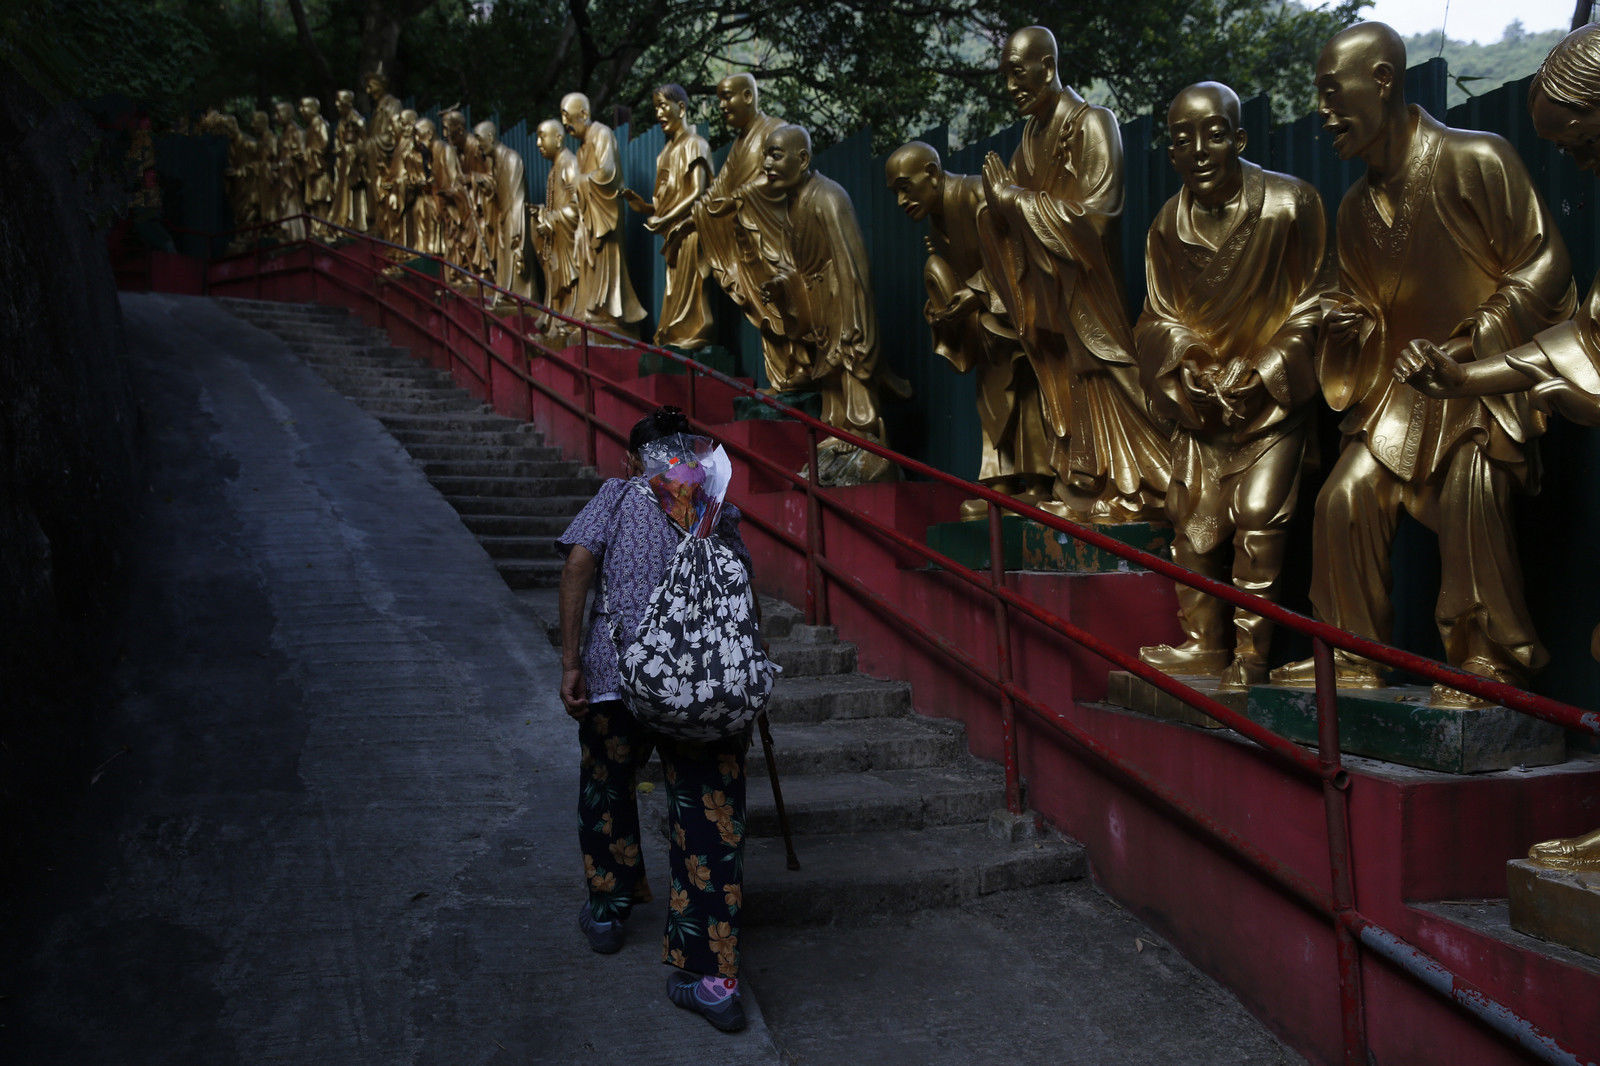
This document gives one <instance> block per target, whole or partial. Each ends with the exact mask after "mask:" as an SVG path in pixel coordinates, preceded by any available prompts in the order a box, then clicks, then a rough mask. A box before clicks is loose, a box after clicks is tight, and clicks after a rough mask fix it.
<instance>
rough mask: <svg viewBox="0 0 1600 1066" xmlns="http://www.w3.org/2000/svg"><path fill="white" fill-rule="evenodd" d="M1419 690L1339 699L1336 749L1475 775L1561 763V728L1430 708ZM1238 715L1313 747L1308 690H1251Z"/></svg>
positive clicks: (1499, 713) (1498, 711)
mask: <svg viewBox="0 0 1600 1066" xmlns="http://www.w3.org/2000/svg"><path fill="white" fill-rule="evenodd" d="M1430 695H1431V690H1430V689H1429V687H1428V686H1426V685H1399V686H1394V687H1391V688H1382V689H1349V690H1342V691H1340V693H1339V746H1340V748H1341V749H1342V750H1343V751H1344V752H1345V753H1346V754H1350V755H1365V756H1367V757H1368V758H1372V759H1382V760H1383V761H1384V762H1392V763H1399V764H1400V765H1401V766H1415V767H1417V768H1418V769H1421V770H1439V771H1442V772H1444V773H1447V774H1477V773H1484V772H1487V771H1490V770H1509V769H1511V768H1512V767H1516V766H1554V765H1555V764H1557V763H1561V762H1565V761H1566V758H1567V742H1566V735H1565V731H1564V730H1562V728H1561V727H1560V726H1557V725H1552V724H1550V723H1549V722H1545V721H1541V720H1539V719H1537V718H1534V717H1531V716H1529V715H1526V714H1521V713H1519V712H1517V711H1512V710H1508V709H1506V708H1505V707H1480V708H1469V709H1460V708H1454V707H1433V706H1430V705H1429V703H1428V699H1429V697H1430ZM1245 713H1246V714H1248V715H1249V716H1250V717H1251V718H1252V719H1253V720H1255V721H1257V722H1260V723H1261V724H1262V725H1264V726H1266V727H1267V728H1268V729H1271V730H1272V731H1273V732H1275V733H1278V734H1280V735H1282V736H1285V737H1288V738H1289V739H1290V740H1293V741H1295V742H1296V743H1299V744H1309V745H1315V744H1316V742H1317V695H1316V692H1315V691H1314V690H1312V689H1308V688H1289V687H1287V686H1284V685H1256V686H1255V687H1253V688H1251V689H1250V699H1249V702H1248V704H1247V705H1246V709H1245Z"/></svg>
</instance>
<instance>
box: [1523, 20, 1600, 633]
mask: <svg viewBox="0 0 1600 1066" xmlns="http://www.w3.org/2000/svg"><path fill="white" fill-rule="evenodd" d="M1528 113H1529V115H1530V116H1531V117H1532V118H1533V128H1534V130H1535V132H1537V133H1538V134H1539V136H1540V137H1543V138H1544V139H1545V140H1547V141H1549V142H1550V143H1551V144H1553V145H1555V146H1556V147H1557V148H1558V149H1560V150H1561V151H1562V152H1564V153H1565V154H1566V155H1569V156H1571V157H1572V161H1573V162H1574V163H1576V164H1578V166H1579V167H1581V168H1582V169H1584V170H1587V171H1589V172H1590V173H1591V174H1595V173H1600V24H1597V23H1590V24H1589V25H1587V26H1582V27H1580V28H1578V29H1576V30H1573V31H1572V32H1571V33H1569V34H1567V35H1566V36H1565V37H1563V38H1562V39H1561V40H1560V41H1559V42H1557V44H1556V46H1555V47H1554V48H1552V49H1551V50H1550V54H1549V55H1548V56H1546V57H1545V60H1544V62H1543V63H1542V64H1540V66H1539V70H1538V72H1537V73H1536V74H1534V76H1533V84H1532V85H1530V86H1529V87H1528ZM1596 632H1597V633H1600V630H1597V631H1596Z"/></svg>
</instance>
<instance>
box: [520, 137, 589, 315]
mask: <svg viewBox="0 0 1600 1066" xmlns="http://www.w3.org/2000/svg"><path fill="white" fill-rule="evenodd" d="M538 143H539V154H540V155H542V156H544V157H545V158H546V159H548V160H549V161H550V176H549V177H548V178H547V179H546V180H545V187H544V203H542V204H537V205H535V206H534V207H533V208H532V215H533V219H532V221H533V247H534V251H535V252H536V253H537V254H538V256H539V266H540V268H541V269H542V270H543V271H544V305H545V306H546V307H548V308H550V310H552V311H556V312H559V313H560V314H563V315H568V316H570V317H576V316H577V306H576V305H577V296H578V250H577V243H578V231H579V229H580V228H581V225H582V219H581V218H580V216H579V214H578V157H577V156H575V155H573V154H572V149H570V148H568V147H567V146H566V145H565V144H564V143H563V141H562V127H561V123H560V122H558V121H556V120H555V119H553V118H547V119H545V120H544V121H543V122H541V123H539V132H538ZM543 328H544V329H545V331H546V332H553V333H564V332H565V331H566V329H567V325H566V324H565V323H563V322H556V321H554V320H550V321H547V322H545V323H544V326H543Z"/></svg>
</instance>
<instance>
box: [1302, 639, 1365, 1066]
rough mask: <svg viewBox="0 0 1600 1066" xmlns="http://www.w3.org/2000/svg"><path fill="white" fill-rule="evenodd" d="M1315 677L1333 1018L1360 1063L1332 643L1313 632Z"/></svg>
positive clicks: (1361, 998) (1345, 781)
mask: <svg viewBox="0 0 1600 1066" xmlns="http://www.w3.org/2000/svg"><path fill="white" fill-rule="evenodd" d="M1311 651H1312V656H1313V658H1314V659H1315V661H1316V678H1317V758H1318V761H1320V762H1321V763H1322V806H1323V812H1324V815H1325V816H1326V820H1327V833H1328V868H1329V871H1330V873H1331V875H1332V879H1333V886H1332V887H1333V940H1334V951H1335V954H1336V956H1337V959H1338V964H1339V1022H1340V1026H1341V1028H1342V1030H1343V1033H1344V1061H1345V1064H1346V1066H1366V1063H1367V1016H1366V996H1365V994H1364V992H1363V988H1362V980H1361V946H1360V944H1359V943H1358V942H1357V940H1356V936H1355V933H1354V932H1353V931H1352V930H1351V928H1350V926H1349V924H1348V923H1347V921H1346V918H1347V917H1348V916H1349V915H1351V914H1353V913H1354V912H1355V905H1356V900H1355V878H1354V875H1353V873H1352V871H1351V868H1350V806H1349V800H1350V793H1349V778H1348V777H1347V776H1346V775H1345V772H1344V768H1343V766H1342V760H1341V757H1340V753H1339V696H1338V690H1337V688H1336V686H1335V672H1334V665H1333V648H1332V647H1330V646H1329V645H1328V643H1327V642H1326V641H1324V640H1323V639H1322V638H1320V637H1317V638H1313V640H1312V644H1311Z"/></svg>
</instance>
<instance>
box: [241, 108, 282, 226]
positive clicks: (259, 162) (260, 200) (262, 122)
mask: <svg viewBox="0 0 1600 1066" xmlns="http://www.w3.org/2000/svg"><path fill="white" fill-rule="evenodd" d="M271 123H272V120H271V119H270V118H268V117H267V113H266V112H265V111H254V112H251V114H250V135H251V137H250V143H249V144H248V145H246V148H253V149H254V151H253V153H252V154H251V155H250V156H249V157H248V158H249V161H248V163H247V164H246V165H247V166H248V168H249V170H248V178H247V180H248V181H249V183H250V185H251V186H252V187H253V189H254V190H255V191H254V192H253V193H252V194H251V199H252V200H253V201H254V202H255V204H256V211H255V219H256V221H258V222H276V221H277V220H278V219H280V218H282V217H283V215H282V213H281V212H282V209H283V205H282V204H281V203H280V202H279V197H278V138H277V137H275V136H273V133H272V125H271ZM263 236H265V231H261V232H258V233H256V234H255V235H254V238H255V239H260V238H261V237H263Z"/></svg>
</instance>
